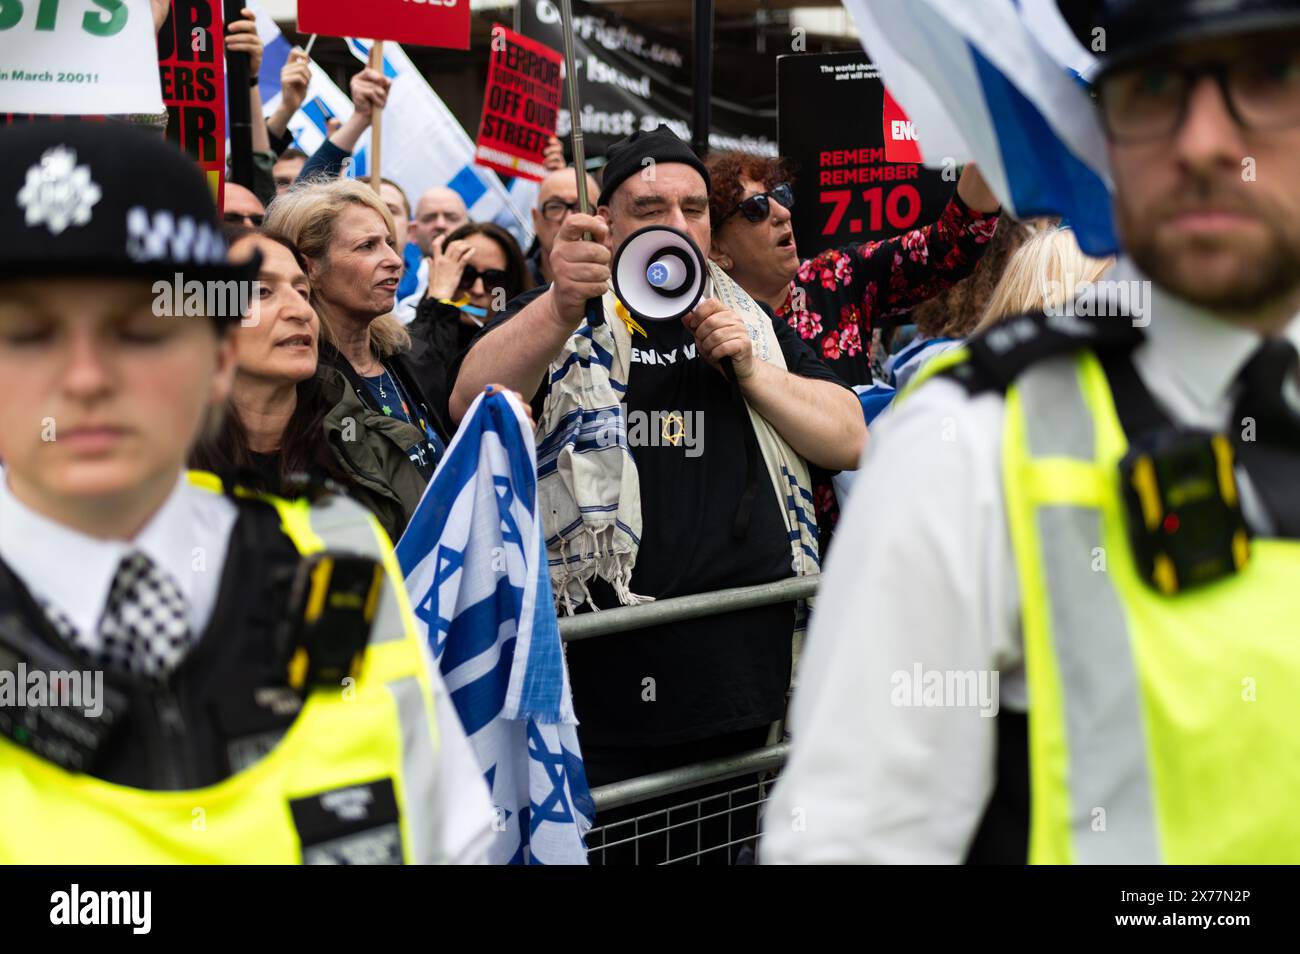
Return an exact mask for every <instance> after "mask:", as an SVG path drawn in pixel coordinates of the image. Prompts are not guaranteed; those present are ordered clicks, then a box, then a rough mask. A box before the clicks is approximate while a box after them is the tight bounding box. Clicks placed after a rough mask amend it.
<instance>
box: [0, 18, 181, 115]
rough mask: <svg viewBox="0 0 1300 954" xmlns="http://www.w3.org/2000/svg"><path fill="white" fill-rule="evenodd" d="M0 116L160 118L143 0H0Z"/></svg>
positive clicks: (150, 33)
mask: <svg viewBox="0 0 1300 954" xmlns="http://www.w3.org/2000/svg"><path fill="white" fill-rule="evenodd" d="M0 50H2V51H3V55H0V113H37V114H40V115H51V116H66V115H87V116H94V115H104V114H109V113H160V112H162V108H163V102H162V89H161V87H160V85H159V82H158V49H157V45H156V42H155V37H154V31H153V15H152V13H151V12H150V7H149V0H2V2H0Z"/></svg>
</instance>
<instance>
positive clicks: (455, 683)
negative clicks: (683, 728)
mask: <svg viewBox="0 0 1300 954" xmlns="http://www.w3.org/2000/svg"><path fill="white" fill-rule="evenodd" d="M397 557H398V560H399V561H400V563H401V565H402V573H403V575H404V576H405V577H406V588H407V590H408V591H409V593H410V595H411V604H412V606H413V607H414V608H415V615H416V617H417V620H418V622H419V625H421V626H422V627H424V628H425V631H426V634H427V638H428V640H429V643H430V646H431V647H432V649H433V653H434V656H435V657H436V658H437V660H438V668H439V669H440V670H441V672H442V675H443V679H444V681H445V682H446V683H447V687H448V689H449V690H450V692H451V699H452V703H453V704H454V705H455V706H456V712H457V713H458V714H459V715H460V719H461V722H462V723H463V724H464V726H465V733H466V734H467V735H468V736H469V739H470V743H471V744H472V745H473V746H474V752H475V754H476V755H477V756H478V760H479V765H480V767H481V768H482V769H483V773H484V776H485V777H486V778H487V783H488V788H489V789H490V790H491V792H492V800H493V802H494V804H495V805H496V807H497V825H496V828H497V831H496V835H495V840H494V842H493V844H492V847H491V849H490V851H489V858H490V860H491V861H492V862H493V863H495V864H586V861H587V856H586V851H585V849H584V847H583V841H582V838H583V835H584V834H585V833H586V831H587V830H588V829H589V828H590V827H591V822H592V816H593V814H594V808H593V804H592V801H591V795H590V793H589V792H588V790H587V776H586V772H585V771H584V769H583V765H582V753H581V750H580V749H579V747H578V732H577V719H576V718H575V717H574V714H573V700H572V697H571V695H570V692H569V675H568V670H567V669H566V668H565V664H564V653H563V648H562V646H561V644H560V633H559V629H558V628H557V625H556V621H555V610H554V608H553V607H554V603H553V602H552V599H551V582H550V574H549V572H548V570H547V565H546V546H545V542H544V536H543V533H542V522H541V515H540V514H539V513H538V512H537V456H536V451H535V449H534V447H533V437H532V427H531V425H530V424H529V422H528V418H527V417H526V415H525V414H524V411H523V409H522V408H521V407H520V406H519V405H518V404H517V403H516V402H515V400H514V398H512V397H509V398H508V397H506V396H505V395H504V394H501V393H496V394H491V395H486V396H485V395H480V396H479V397H478V399H477V400H476V401H475V402H474V404H473V405H472V406H471V407H470V409H469V413H468V414H467V415H466V417H465V423H464V424H462V425H461V428H460V430H459V431H458V432H457V433H456V436H455V438H454V439H453V440H452V442H451V447H449V448H448V449H447V454H446V456H445V457H444V458H443V461H442V464H441V465H440V466H439V467H438V471H437V473H435V474H434V476H433V480H432V481H431V482H430V483H429V486H428V487H427V488H426V489H425V492H424V497H423V498H422V499H421V500H420V505H419V507H417V508H416V511H415V514H414V515H413V516H412V517H411V522H410V525H409V526H408V527H407V528H406V532H405V533H404V534H403V535H402V539H401V540H400V541H399V542H398V544H397Z"/></svg>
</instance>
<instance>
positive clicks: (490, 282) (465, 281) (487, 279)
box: [460, 265, 510, 289]
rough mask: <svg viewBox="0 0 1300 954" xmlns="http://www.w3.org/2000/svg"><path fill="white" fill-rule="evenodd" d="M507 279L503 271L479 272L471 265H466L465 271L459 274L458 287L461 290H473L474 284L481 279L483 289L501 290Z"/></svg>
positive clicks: (490, 269)
mask: <svg viewBox="0 0 1300 954" xmlns="http://www.w3.org/2000/svg"><path fill="white" fill-rule="evenodd" d="M509 277H510V276H509V275H507V274H506V272H505V270H504V269H501V268H485V269H484V270H483V271H481V272H480V271H479V270H478V269H477V268H475V267H474V266H473V265H466V266H465V270H464V271H463V272H461V273H460V287H461V288H462V289H469V288H473V287H474V283H475V282H476V281H478V280H479V279H480V278H481V279H483V287H484V288H502V287H504V286H505V283H506V279H508V278H509Z"/></svg>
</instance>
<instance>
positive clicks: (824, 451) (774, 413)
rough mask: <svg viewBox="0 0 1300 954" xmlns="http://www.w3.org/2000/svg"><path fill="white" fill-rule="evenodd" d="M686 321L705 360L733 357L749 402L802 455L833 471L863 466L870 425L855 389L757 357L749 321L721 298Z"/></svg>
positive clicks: (714, 362) (715, 361)
mask: <svg viewBox="0 0 1300 954" xmlns="http://www.w3.org/2000/svg"><path fill="white" fill-rule="evenodd" d="M683 320H684V321H685V322H686V326H687V327H688V328H690V329H691V332H692V333H693V334H694V335H695V341H696V343H697V345H698V346H699V351H700V356H701V357H702V358H704V360H705V361H707V362H709V364H711V365H713V366H714V367H715V368H717V367H720V366H721V361H722V359H723V358H731V360H732V364H733V367H734V369H735V372H736V380H737V382H738V383H739V384H740V390H741V393H743V394H744V396H745V400H746V401H747V402H748V403H749V405H750V407H752V408H753V409H754V410H755V411H757V412H758V413H759V414H761V415H763V417H764V418H765V419H766V420H767V422H768V423H769V424H771V425H772V426H773V427H774V428H776V430H777V433H779V434H780V435H781V436H782V437H783V438H785V440H786V441H787V442H788V443H789V444H790V446H791V447H793V448H794V449H795V451H796V452H797V453H798V454H799V456H801V457H803V458H804V459H805V460H807V461H809V462H811V463H813V464H816V465H817V466H819V467H824V468H826V469H828V470H852V469H853V468H855V467H857V466H858V458H859V456H861V454H862V448H863V447H864V446H865V444H866V440H867V425H866V421H865V420H864V419H863V416H862V405H861V404H859V403H858V399H857V397H856V396H855V395H854V394H853V392H852V391H850V390H848V389H846V388H843V387H841V386H840V385H838V384H835V383H833V382H830V381H817V380H814V379H812V378H804V377H800V376H799V375H796V374H791V373H790V372H789V371H786V370H783V369H781V368H778V367H776V366H774V365H772V364H770V363H768V362H766V361H760V360H758V359H757V358H755V357H754V351H753V346H752V345H751V344H750V339H749V331H748V329H747V328H746V327H745V324H744V322H743V321H742V320H741V318H740V316H739V315H737V314H735V313H734V312H730V311H727V310H726V309H725V308H724V307H723V306H722V304H721V303H720V302H719V301H717V300H716V299H713V298H708V299H705V300H704V301H703V302H701V303H700V304H699V306H698V307H697V308H696V309H695V310H694V311H693V312H691V313H690V314H689V315H687V316H686V317H685V318H684V319H683Z"/></svg>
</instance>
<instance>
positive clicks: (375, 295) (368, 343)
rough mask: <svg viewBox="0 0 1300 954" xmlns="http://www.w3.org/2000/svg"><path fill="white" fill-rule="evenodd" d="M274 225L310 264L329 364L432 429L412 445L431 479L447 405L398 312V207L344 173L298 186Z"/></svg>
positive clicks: (324, 360) (365, 395) (410, 420)
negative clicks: (429, 382)
mask: <svg viewBox="0 0 1300 954" xmlns="http://www.w3.org/2000/svg"><path fill="white" fill-rule="evenodd" d="M266 226H267V228H268V229H271V230H273V231H275V232H279V233H280V234H282V235H284V236H286V237H287V238H288V239H289V240H290V241H291V242H293V243H294V244H295V245H296V246H297V247H298V250H299V251H301V252H302V254H303V257H304V258H305V259H306V261H307V277H308V279H309V280H310V283H311V300H312V305H313V307H314V308H315V309H316V313H317V315H318V316H319V317H320V321H321V338H322V340H321V347H320V361H321V364H322V365H332V366H334V367H336V368H338V369H339V370H340V371H341V372H342V373H343V375H344V377H345V378H347V380H348V383H349V384H350V385H351V387H352V389H353V390H354V391H355V392H356V395H357V397H358V398H359V399H360V400H361V402H362V403H363V404H364V405H365V406H366V407H368V408H370V409H371V410H374V411H378V412H379V413H380V414H383V415H385V416H386V417H389V418H392V419H394V420H395V421H398V422H401V423H404V424H410V425H413V426H414V427H415V428H417V429H418V430H419V431H420V432H422V433H423V434H424V437H425V440H424V441H422V442H420V441H417V442H415V443H414V444H412V445H411V446H409V447H406V446H405V445H404V449H405V450H406V452H407V455H408V456H409V457H410V459H411V462H412V463H413V464H415V465H416V467H418V468H419V469H420V471H421V473H422V474H423V475H424V477H425V479H426V480H427V479H428V478H429V477H430V476H432V474H433V469H434V467H435V466H436V464H437V462H438V460H439V459H440V458H441V456H442V453H443V452H444V451H445V450H446V442H447V439H448V436H449V432H448V429H447V426H446V409H445V408H444V407H440V406H438V405H437V404H435V403H434V402H431V401H430V400H429V399H428V397H427V396H426V391H425V388H424V387H423V386H422V384H421V381H420V380H419V374H418V373H417V371H416V367H417V365H416V363H415V361H414V360H413V358H412V352H411V348H412V341H411V336H410V335H409V334H408V333H407V331H406V329H405V328H403V327H402V325H401V323H400V322H398V321H397V319H396V318H394V317H393V315H392V311H393V308H394V305H395V300H396V296H397V285H398V283H399V282H400V281H401V277H402V256H401V254H400V253H399V252H398V250H397V242H396V238H395V235H396V229H395V227H394V223H393V216H392V213H390V212H389V211H388V207H387V206H386V205H385V204H384V203H383V201H381V200H380V198H379V197H378V196H377V195H375V193H374V192H373V191H372V190H371V189H370V188H369V187H367V186H365V185H363V184H362V183H360V182H357V181H355V180H350V179H342V180H337V181H332V182H317V183H311V184H307V185H302V186H298V187H296V188H294V189H291V190H290V191H289V192H287V193H285V194H284V195H282V196H280V197H279V198H277V199H276V200H275V202H273V203H272V204H271V208H270V210H269V212H268V214H267V219H266ZM417 347H423V343H420V344H419V345H417Z"/></svg>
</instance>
